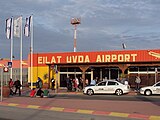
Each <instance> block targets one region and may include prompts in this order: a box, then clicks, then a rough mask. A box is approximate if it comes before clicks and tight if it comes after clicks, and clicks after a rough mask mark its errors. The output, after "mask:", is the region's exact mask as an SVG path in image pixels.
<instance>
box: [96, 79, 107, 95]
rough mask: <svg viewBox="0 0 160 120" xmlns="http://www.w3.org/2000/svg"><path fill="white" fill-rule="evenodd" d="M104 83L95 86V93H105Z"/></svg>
mask: <svg viewBox="0 0 160 120" xmlns="http://www.w3.org/2000/svg"><path fill="white" fill-rule="evenodd" d="M105 87H106V81H102V82H100V83H98V84H97V85H96V86H95V93H105Z"/></svg>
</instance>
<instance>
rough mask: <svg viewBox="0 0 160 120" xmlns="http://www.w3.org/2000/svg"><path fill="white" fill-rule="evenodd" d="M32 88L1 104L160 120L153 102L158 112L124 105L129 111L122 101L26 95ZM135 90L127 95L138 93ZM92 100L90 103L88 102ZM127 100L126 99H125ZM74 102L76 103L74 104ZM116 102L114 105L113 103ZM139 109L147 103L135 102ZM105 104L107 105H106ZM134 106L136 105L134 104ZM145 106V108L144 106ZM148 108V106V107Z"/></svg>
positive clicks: (61, 91)
mask: <svg viewBox="0 0 160 120" xmlns="http://www.w3.org/2000/svg"><path fill="white" fill-rule="evenodd" d="M29 92H30V89H28V88H24V89H23V93H22V96H20V97H19V96H13V97H12V96H11V97H9V98H4V99H3V102H0V105H1V106H12V107H19V108H31V109H43V110H50V111H59V112H71V113H81V114H93V115H105V116H106V115H107V116H116V117H124V118H138V119H144V120H147V119H150V120H160V116H159V115H160V112H159V111H160V107H159V105H157V106H155V105H153V104H150V105H152V108H154V109H151V110H152V111H154V112H155V113H156V114H154V115H153V114H152V115H151V114H149V113H151V111H150V110H147V112H148V113H143V114H142V113H138V112H137V113H136V112H134V111H132V109H130V108H129V107H128V106H123V107H124V108H123V109H126V111H128V112H121V110H119V109H118V108H122V105H121V103H122V102H116V103H115V102H114V101H102V100H101V101H99V102H102V104H99V107H95V106H94V104H98V103H97V101H92V103H91V102H90V101H89V100H88V101H87V104H85V101H86V100H85V101H83V100H80V101H77V100H66V99H65V102H64V99H58V100H57V99H54V98H30V97H26V96H28V95H29ZM50 94H82V92H66V90H65V89H61V90H58V91H56V92H55V91H52V90H50ZM136 94H137V93H135V92H134V91H132V92H131V93H129V94H127V95H136ZM89 102H90V104H88V103H89ZM124 102H126V101H124ZM73 103H74V104H73ZM129 103H130V102H128V104H129ZM113 104H115V105H114V106H115V107H113V106H112V105H113ZM126 104H127V102H126ZM135 104H136V106H137V107H138V109H140V110H142V109H145V107H146V103H143V104H142V103H141V104H139V103H138V102H135ZM147 104H148V103H147ZM104 106H105V107H104ZM133 106H134V105H133ZM142 106H143V108H142ZM146 109H147V107H146Z"/></svg>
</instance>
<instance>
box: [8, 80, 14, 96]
mask: <svg viewBox="0 0 160 120" xmlns="http://www.w3.org/2000/svg"><path fill="white" fill-rule="evenodd" d="M13 84H14V83H13V80H12V78H10V81H9V83H8V85H9V90H10V95H13V94H14V92H13Z"/></svg>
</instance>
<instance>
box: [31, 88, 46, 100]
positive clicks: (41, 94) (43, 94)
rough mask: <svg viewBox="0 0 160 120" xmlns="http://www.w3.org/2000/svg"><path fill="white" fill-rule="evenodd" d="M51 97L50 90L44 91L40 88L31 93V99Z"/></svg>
mask: <svg viewBox="0 0 160 120" xmlns="http://www.w3.org/2000/svg"><path fill="white" fill-rule="evenodd" d="M48 96H49V90H48V89H44V90H42V88H39V89H38V90H36V88H33V89H32V90H31V92H30V97H41V98H42V97H48Z"/></svg>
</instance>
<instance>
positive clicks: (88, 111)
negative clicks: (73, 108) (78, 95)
mask: <svg viewBox="0 0 160 120" xmlns="http://www.w3.org/2000/svg"><path fill="white" fill-rule="evenodd" d="M76 113H84V114H92V113H93V110H81V109H79V110H77V112H76Z"/></svg>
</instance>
